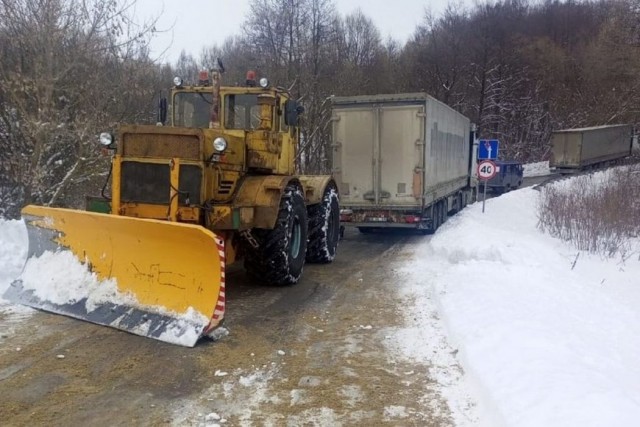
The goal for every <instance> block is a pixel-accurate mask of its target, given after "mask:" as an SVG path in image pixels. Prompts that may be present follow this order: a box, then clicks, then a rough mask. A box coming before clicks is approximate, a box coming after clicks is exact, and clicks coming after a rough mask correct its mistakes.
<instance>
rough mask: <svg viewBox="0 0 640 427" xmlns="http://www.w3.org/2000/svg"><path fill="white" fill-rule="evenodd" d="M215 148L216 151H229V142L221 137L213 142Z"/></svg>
mask: <svg viewBox="0 0 640 427" xmlns="http://www.w3.org/2000/svg"><path fill="white" fill-rule="evenodd" d="M213 148H214V149H215V150H216V151H219V152H222V151H224V150H226V149H227V141H226V140H225V139H224V138H222V137H220V136H219V137H217V138H216V139H214V140H213Z"/></svg>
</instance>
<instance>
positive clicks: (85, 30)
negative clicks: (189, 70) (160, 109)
mask: <svg viewBox="0 0 640 427" xmlns="http://www.w3.org/2000/svg"><path fill="white" fill-rule="evenodd" d="M132 4H133V2H127V3H122V2H119V1H117V0H110V1H98V0H95V1H80V0H31V1H28V0H0V46H2V48H1V49H2V56H3V61H2V62H1V63H0V100H1V101H2V108H1V109H0V123H1V124H0V129H2V132H0V140H2V142H3V146H4V147H7V148H6V149H5V150H2V152H1V153H0V168H1V172H2V174H1V175H2V177H3V181H4V182H2V183H0V186H1V188H0V194H1V195H0V198H2V201H3V202H4V203H7V205H8V207H7V208H5V209H4V210H5V212H4V213H5V214H9V215H11V216H15V215H16V214H17V208H19V207H20V206H21V205H23V204H26V203H32V202H37V203H44V204H58V203H61V202H62V201H64V200H67V201H70V200H73V201H74V202H75V203H78V197H77V195H75V194H70V193H69V190H70V189H71V188H73V187H74V186H76V185H78V184H81V183H83V182H87V181H88V180H90V179H91V178H92V177H93V176H95V175H96V171H97V170H102V169H106V167H105V166H106V165H105V161H104V159H102V158H101V157H100V155H99V151H98V150H97V146H96V143H95V141H96V137H97V133H99V131H100V130H108V129H110V128H113V126H114V125H115V123H117V122H118V121H121V120H124V119H130V120H145V119H146V120H150V119H152V118H153V117H152V113H151V112H150V111H149V109H148V108H141V105H144V104H147V105H151V101H152V99H153V96H154V90H153V89H152V87H153V85H154V84H156V83H157V81H156V79H155V77H156V75H157V69H156V68H155V66H154V65H153V64H152V63H151V62H150V61H149V60H148V59H147V57H148V51H147V48H146V46H147V41H148V36H149V35H150V34H151V32H152V29H153V26H152V24H150V25H148V26H143V27H137V26H134V24H133V23H132V21H131V20H130V18H129V16H128V15H127V11H128V10H129V8H130V7H131V5H132ZM9 41H10V42H9ZM7 195H8V196H7ZM14 197H17V199H14ZM9 205H10V206H9Z"/></svg>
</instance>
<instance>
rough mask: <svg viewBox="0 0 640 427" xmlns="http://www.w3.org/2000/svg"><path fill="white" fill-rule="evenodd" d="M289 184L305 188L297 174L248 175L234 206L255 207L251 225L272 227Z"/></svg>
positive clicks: (301, 188) (243, 181) (239, 190)
mask: <svg viewBox="0 0 640 427" xmlns="http://www.w3.org/2000/svg"><path fill="white" fill-rule="evenodd" d="M289 184H295V185H296V186H297V187H299V188H300V190H301V191H302V190H303V186H302V184H301V183H300V180H299V179H298V177H296V176H290V175H264V176H247V177H245V178H244V179H243V180H242V183H241V184H240V188H239V189H238V192H237V195H236V197H235V199H234V202H233V207H234V208H253V220H252V221H251V223H252V225H251V227H255V228H265V229H272V228H273V227H275V225H276V219H277V218H278V211H279V209H280V199H281V198H282V194H283V192H284V189H285V188H286V187H287V185H289Z"/></svg>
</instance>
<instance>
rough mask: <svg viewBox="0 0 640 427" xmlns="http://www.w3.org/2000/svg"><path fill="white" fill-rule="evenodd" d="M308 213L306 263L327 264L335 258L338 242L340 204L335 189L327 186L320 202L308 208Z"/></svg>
mask: <svg viewBox="0 0 640 427" xmlns="http://www.w3.org/2000/svg"><path fill="white" fill-rule="evenodd" d="M308 213H309V243H308V244H307V261H308V262H316V263H324V264H326V263H329V262H331V261H333V259H334V258H335V257H336V250H337V248H338V241H339V240H340V204H339V203H338V192H337V191H336V188H335V187H334V186H332V185H330V186H328V187H327V189H326V190H325V192H324V196H323V197H322V201H321V202H320V203H318V204H317V205H312V206H310V207H309V211H308Z"/></svg>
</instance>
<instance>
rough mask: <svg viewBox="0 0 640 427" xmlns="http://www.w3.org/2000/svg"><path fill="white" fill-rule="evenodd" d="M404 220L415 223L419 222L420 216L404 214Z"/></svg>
mask: <svg viewBox="0 0 640 427" xmlns="http://www.w3.org/2000/svg"><path fill="white" fill-rule="evenodd" d="M404 221H405V222H409V223H416V222H420V217H419V216H416V215H405V217H404Z"/></svg>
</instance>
